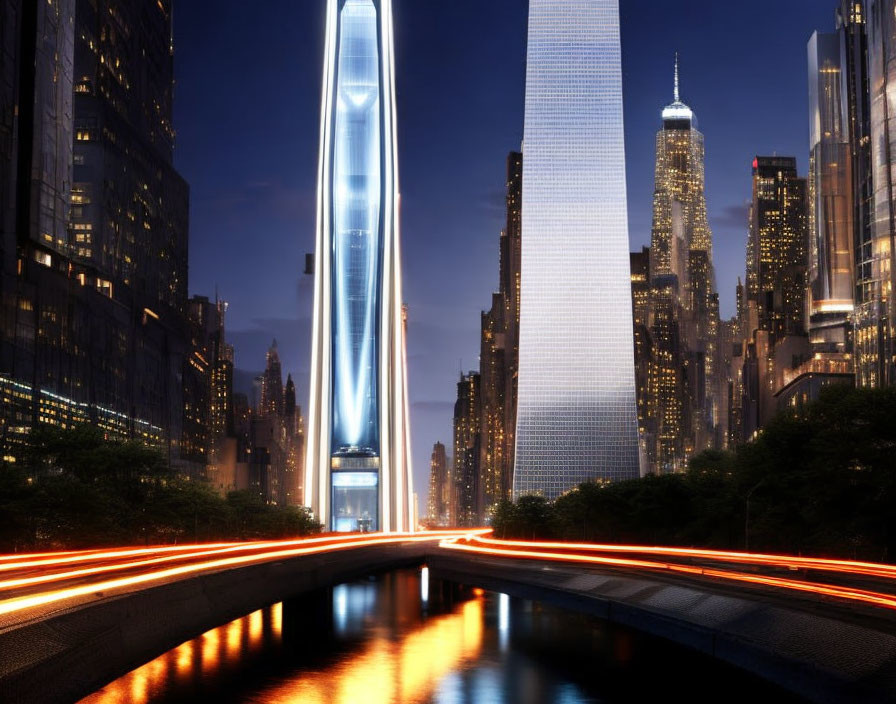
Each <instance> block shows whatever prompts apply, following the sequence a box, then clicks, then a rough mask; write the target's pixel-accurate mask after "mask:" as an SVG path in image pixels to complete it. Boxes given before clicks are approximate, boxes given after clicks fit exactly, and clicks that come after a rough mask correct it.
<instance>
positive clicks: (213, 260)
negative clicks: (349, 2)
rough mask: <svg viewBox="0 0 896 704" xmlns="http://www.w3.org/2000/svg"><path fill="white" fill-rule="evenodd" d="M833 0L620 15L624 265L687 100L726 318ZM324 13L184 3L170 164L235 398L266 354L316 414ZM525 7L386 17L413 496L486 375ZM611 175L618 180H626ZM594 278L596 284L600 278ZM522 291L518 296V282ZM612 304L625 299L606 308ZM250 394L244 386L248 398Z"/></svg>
mask: <svg viewBox="0 0 896 704" xmlns="http://www.w3.org/2000/svg"><path fill="white" fill-rule="evenodd" d="M835 4H836V2H835V0H752V1H751V2H749V3H732V2H720V1H719V0H621V2H620V8H621V13H622V53H623V65H622V70H623V82H624V83H623V91H624V95H625V136H626V157H627V159H626V161H627V173H626V179H627V185H628V212H629V235H630V242H631V248H632V249H636V248H640V247H641V245H643V244H648V243H649V240H650V222H651V202H652V192H653V167H654V138H655V133H656V131H657V129H658V126H659V113H660V110H661V109H662V107H663V106H664V105H666V104H667V103H669V102H671V101H672V62H673V56H674V54H675V52H676V51H678V52H680V55H681V95H682V99H683V100H684V102H686V103H688V104H689V105H690V106H691V107H692V108H693V109H694V111H695V112H696V114H697V117H698V119H699V127H700V129H701V131H702V132H703V133H704V135H705V137H706V197H707V203H708V207H709V219H710V224H711V226H712V229H713V242H714V257H715V264H716V279H717V286H718V289H719V292H720V295H721V300H722V314H723V315H724V316H726V317H728V316H730V315H732V314H733V312H734V286H735V283H736V279H737V277H738V276H739V275H740V276H742V275H743V273H742V272H743V269H744V247H745V242H746V232H747V229H746V228H747V202H748V200H749V198H750V164H751V161H752V159H753V157H754V156H755V155H756V154H772V153H777V154H779V155H794V156H796V157H797V159H798V163H799V166H800V173H801V175H805V172H806V162H807V152H808V145H807V142H808V126H807V77H806V42H807V41H808V39H809V36H810V35H811V33H812V31H813V30H815V29H819V30H822V31H833V29H834V7H835ZM324 5H325V2H324V0H259V1H258V2H254V3H247V2H245V1H244V0H217V2H216V3H215V4H214V9H213V10H210V8H209V6H208V4H207V3H203V2H178V3H177V5H176V9H175V21H174V27H175V50H176V53H175V62H176V69H175V71H176V78H177V85H176V93H175V126H176V128H177V134H178V142H177V152H176V164H177V167H178V169H179V170H180V172H181V174H182V175H183V176H184V177H185V178H186V180H187V181H188V182H189V184H190V187H191V220H190V292H191V294H193V293H195V294H202V295H208V296H213V295H214V293H215V291H216V290H217V291H218V293H219V295H220V296H221V298H223V299H225V300H227V301H228V302H229V303H230V308H229V311H228V319H227V328H228V330H227V336H228V339H229V340H230V342H232V343H233V344H234V346H235V348H236V366H237V368H238V369H240V370H244V371H245V372H247V373H246V374H241V375H239V377H240V379H239V382H238V390H243V391H245V390H246V387H245V385H246V380H247V379H249V378H251V376H252V375H254V374H257V373H258V372H259V371H260V370H261V369H262V368H263V366H264V355H265V351H266V350H267V347H268V346H269V345H270V342H271V340H272V339H273V338H276V339H277V340H278V343H279V348H280V356H281V359H282V362H283V369H284V374H285V373H286V372H287V371H289V372H292V374H293V377H294V379H295V382H296V386H297V389H298V393H299V398H298V401H299V404H300V405H301V406H302V407H303V408H304V407H305V406H307V403H308V399H307V394H308V355H309V349H310V320H309V316H310V310H311V300H310V294H311V288H312V287H311V284H312V282H311V280H310V277H304V276H302V268H303V266H304V254H305V252H311V251H313V248H314V222H315V188H316V170H317V158H318V138H319V120H320V91H321V71H322V54H323V38H322V35H323V29H324ZM526 13H527V2H526V0H450V2H436V1H435V0H396V7H395V22H396V57H397V61H398V66H397V88H398V134H399V158H400V181H401V196H402V216H403V217H402V240H403V248H404V282H405V299H406V301H407V303H408V305H409V308H410V320H409V341H408V347H409V350H408V351H409V376H410V380H409V381H410V394H411V401H412V411H411V428H412V433H413V452H414V458H413V459H414V466H415V485H416V489H417V492H418V494H419V495H420V499H421V511H422V510H424V509H425V506H423V505H422V502H423V500H424V499H425V496H426V493H427V487H428V475H429V454H430V451H431V448H432V444H433V442H435V441H436V440H441V441H442V442H444V443H445V444H446V445H447V446H448V452H449V454H450V452H451V437H452V431H451V427H452V411H453V406H454V398H455V393H456V382H457V378H458V371H459V369H461V368H463V369H464V370H469V369H477V368H478V365H479V362H478V355H479V325H480V315H479V314H480V311H481V309H483V308H485V307H487V306H488V305H489V304H490V294H491V292H492V290H493V289H495V288H496V286H497V277H498V236H499V233H500V230H501V227H502V225H503V221H504V202H503V197H504V170H505V158H506V155H507V152H508V151H510V150H512V149H519V147H520V141H521V139H522V134H523V98H524V89H525V86H524V83H525V51H526ZM621 176H622V175H621V174H620V177H621ZM595 276H599V272H595ZM523 285H525V283H524V284H523ZM608 303H610V304H618V303H619V302H608ZM239 387H241V388H239Z"/></svg>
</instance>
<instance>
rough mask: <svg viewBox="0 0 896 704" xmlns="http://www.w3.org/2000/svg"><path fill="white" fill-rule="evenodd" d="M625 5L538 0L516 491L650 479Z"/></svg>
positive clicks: (526, 168) (528, 115) (527, 147)
mask: <svg viewBox="0 0 896 704" xmlns="http://www.w3.org/2000/svg"><path fill="white" fill-rule="evenodd" d="M620 64H621V59H620V45H619V7H618V4H617V0H530V3H529V44H528V55H527V68H526V112H525V131H524V140H523V205H522V276H521V286H522V291H521V296H522V299H521V303H520V352H519V354H520V359H519V405H518V410H517V436H516V466H515V471H514V479H513V493H514V496H520V495H522V494H529V493H539V494H543V495H544V496H546V497H548V498H554V497H556V496H558V495H560V494H562V493H563V492H565V491H567V490H568V489H571V488H573V487H575V486H576V485H577V484H579V483H582V482H587V481H593V480H598V479H605V480H617V479H630V478H635V477H637V476H638V475H639V465H638V422H637V414H636V406H635V374H634V351H633V342H632V311H631V283H630V274H629V256H628V247H629V245H628V218H627V213H626V192H625V148H624V143H623V126H622V73H621V66H620Z"/></svg>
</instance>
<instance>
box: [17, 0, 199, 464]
mask: <svg viewBox="0 0 896 704" xmlns="http://www.w3.org/2000/svg"><path fill="white" fill-rule="evenodd" d="M0 26H2V27H3V48H2V50H0V51H2V52H3V55H2V60H0V64H2V66H0V145H2V146H0V171H2V173H0V253H2V270H0V289H2V300H0V435H2V436H3V440H4V441H5V444H7V445H8V446H9V447H10V448H13V446H15V445H16V443H17V442H18V441H19V440H20V439H21V438H22V437H23V436H24V434H25V433H27V432H28V430H29V428H31V427H33V426H35V425H37V424H39V423H54V424H62V425H69V424H78V423H92V424H94V425H96V426H98V427H100V428H102V429H103V430H104V431H105V432H107V433H109V434H110V435H111V436H114V437H134V438H139V439H141V440H144V441H146V442H149V443H151V444H153V445H156V446H158V447H160V448H163V449H165V450H167V451H168V457H169V459H170V460H171V462H172V464H174V465H175V466H177V467H178V468H179V469H180V470H181V471H184V472H190V473H195V472H199V471H201V466H200V465H198V463H197V462H194V461H191V460H190V458H189V457H188V455H193V456H194V457H200V456H202V455H203V454H204V453H203V452H202V448H203V447H204V445H205V441H202V440H201V439H200V440H199V441H198V442H193V441H192V440H191V439H189V438H186V439H185V438H184V437H183V436H184V433H185V432H187V431H185V429H184V425H185V424H188V423H192V422H195V421H197V420H200V419H201V416H202V413H193V411H195V410H197V409H196V408H195V407H194V406H192V402H193V401H195V400H196V399H197V398H198V397H197V396H195V395H194V396H192V397H191V398H185V395H188V394H189V393H192V391H193V390H199V391H202V393H205V386H206V384H205V380H204V377H205V376H206V375H207V371H208V370H207V369H201V370H200V369H197V368H196V366H197V365H195V364H194V362H195V361H196V360H195V359H193V358H192V356H191V350H190V331H189V321H188V319H187V249H188V247H187V240H188V213H189V189H188V186H187V184H186V183H185V182H184V180H183V179H182V178H181V177H180V175H179V174H178V173H177V171H176V170H175V168H174V164H173V158H172V154H173V147H174V129H173V125H172V113H173V86H174V58H173V53H174V50H173V45H172V31H171V28H172V14H171V1H170V0H127V1H125V0H61V1H55V0H54V2H48V3H35V2H22V1H21V0H0ZM199 366H202V365H201V364H200V365H199ZM200 387H202V388H201V389H200ZM188 404H189V405H191V408H190V409H189V415H190V418H189V419H188V418H186V417H185V414H186V413H187V411H188V409H187V405H188ZM201 434H202V433H201V432H200V435H201ZM194 437H197V438H198V436H197V435H194ZM10 452H11V453H12V454H13V455H14V454H15V450H14V449H10ZM182 460H184V461H183V462H182Z"/></svg>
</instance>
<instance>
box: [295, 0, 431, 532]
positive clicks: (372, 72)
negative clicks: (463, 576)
mask: <svg viewBox="0 0 896 704" xmlns="http://www.w3.org/2000/svg"><path fill="white" fill-rule="evenodd" d="M393 50H394V49H393V39H392V3H391V0H329V1H328V3H327V19H326V42H325V56H324V82H323V85H324V95H323V106H322V113H321V114H322V125H321V146H320V166H319V168H320V171H319V180H318V223H317V244H316V254H315V265H314V271H315V293H314V314H313V329H312V352H311V393H310V402H309V415H308V433H307V437H306V443H307V459H306V475H305V501H306V503H307V505H309V506H310V507H311V509H312V511H313V512H314V515H315V516H316V517H317V519H318V520H319V521H321V522H322V523H323V524H324V525H325V526H326V527H327V529H329V530H338V531H343V530H359V529H360V530H387V531H388V530H398V531H402V530H410V529H411V528H412V526H411V521H412V517H413V509H412V506H411V504H412V501H413V488H412V484H411V471H410V466H409V464H410V462H409V456H408V452H407V446H408V418H407V390H406V373H405V369H404V365H405V352H404V320H403V312H402V298H401V252H400V239H399V232H398V225H399V217H398V177H397V168H398V160H397V140H396V126H395V85H394V68H395V64H394V55H393Z"/></svg>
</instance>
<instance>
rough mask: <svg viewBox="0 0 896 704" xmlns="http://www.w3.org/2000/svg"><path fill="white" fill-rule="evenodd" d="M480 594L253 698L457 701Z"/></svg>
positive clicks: (386, 703) (473, 652) (476, 633)
mask: <svg viewBox="0 0 896 704" xmlns="http://www.w3.org/2000/svg"><path fill="white" fill-rule="evenodd" d="M483 605H484V600H483V599H482V598H477V599H472V600H471V601H468V602H466V603H465V604H464V605H463V606H462V607H461V609H460V611H458V612H457V613H452V614H446V615H444V616H436V617H433V618H431V619H429V620H427V621H426V623H425V624H424V625H423V626H421V627H420V628H418V629H417V630H415V631H413V632H412V633H410V634H408V635H407V636H406V637H404V638H402V639H399V640H397V641H392V640H390V639H388V638H385V637H378V638H376V639H374V640H373V641H372V642H370V643H369V644H368V645H367V646H365V648H364V649H363V650H362V651H360V652H359V653H358V654H357V655H356V656H355V657H353V658H351V659H348V660H346V661H344V662H339V663H337V664H335V665H334V666H332V667H330V668H327V669H325V670H323V671H316V672H307V673H305V674H303V675H302V676H300V677H298V678H297V679H294V680H291V681H288V682H282V683H276V684H273V685H272V686H271V687H270V688H268V689H264V690H262V691H260V692H257V693H256V698H257V699H258V701H267V702H286V701H295V702H302V704H357V702H361V701H363V702H364V704H392V702H414V701H429V700H430V699H432V700H433V701H440V702H456V701H462V700H463V698H462V697H459V696H452V695H460V694H461V693H462V688H461V680H460V678H459V677H458V676H457V674H456V673H455V672H454V671H455V670H456V669H457V668H458V666H459V665H460V663H462V662H464V661H465V660H470V659H475V658H477V657H478V656H479V652H480V649H481V647H482V639H483V632H484V627H483V622H482V620H483V611H484V608H483Z"/></svg>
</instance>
